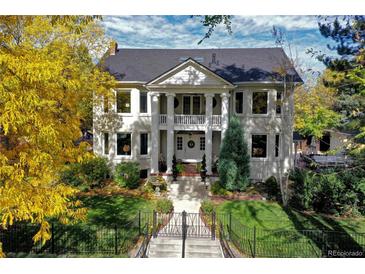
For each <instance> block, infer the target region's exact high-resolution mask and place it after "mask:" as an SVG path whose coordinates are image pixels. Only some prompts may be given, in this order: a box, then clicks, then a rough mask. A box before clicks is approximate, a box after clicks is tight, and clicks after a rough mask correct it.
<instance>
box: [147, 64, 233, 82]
mask: <svg viewBox="0 0 365 274" xmlns="http://www.w3.org/2000/svg"><path fill="white" fill-rule="evenodd" d="M147 85H161V86H169V85H172V86H176V85H183V86H226V87H227V86H233V85H232V84H231V83H230V82H228V81H226V80H225V79H223V78H222V77H220V76H219V75H217V74H215V73H214V72H213V71H211V70H209V69H208V68H206V67H204V66H202V65H201V64H199V63H197V62H196V61H194V60H192V59H188V60H187V61H185V62H183V63H182V64H180V65H178V66H176V67H174V68H172V69H171V70H169V71H167V72H165V73H164V74H162V75H161V76H159V77H157V78H155V79H154V80H152V81H150V82H149V83H148V84H147Z"/></svg>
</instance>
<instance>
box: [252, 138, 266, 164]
mask: <svg viewBox="0 0 365 274" xmlns="http://www.w3.org/2000/svg"><path fill="white" fill-rule="evenodd" d="M266 155H267V135H252V148H251V156H252V157H253V158H266Z"/></svg>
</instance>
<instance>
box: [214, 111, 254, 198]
mask: <svg viewBox="0 0 365 274" xmlns="http://www.w3.org/2000/svg"><path fill="white" fill-rule="evenodd" d="M218 170H219V177H220V182H221V184H222V186H223V187H224V188H226V189H227V190H230V191H237V190H238V191H244V190H245V189H246V188H247V186H248V184H249V177H250V156H249V155H248V148H247V143H246V141H245V139H244V132H243V129H242V126H241V124H240V121H239V120H238V118H237V117H235V116H232V117H231V119H230V122H229V125H228V129H227V131H226V134H225V137H224V139H223V142H222V146H221V150H220V154H219V166H218Z"/></svg>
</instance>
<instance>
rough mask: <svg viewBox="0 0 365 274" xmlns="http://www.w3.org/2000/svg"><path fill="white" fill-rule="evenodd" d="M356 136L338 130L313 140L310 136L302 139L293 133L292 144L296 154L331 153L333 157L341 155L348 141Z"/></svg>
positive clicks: (327, 131) (326, 132) (328, 131)
mask: <svg viewBox="0 0 365 274" xmlns="http://www.w3.org/2000/svg"><path fill="white" fill-rule="evenodd" d="M355 135H356V134H355V133H353V132H344V131H339V130H334V129H331V130H326V131H325V133H324V134H323V137H322V138H320V139H318V140H317V139H315V138H313V137H312V136H308V137H303V136H301V135H300V134H299V133H297V132H294V134H293V142H294V145H295V146H296V151H297V153H298V154H303V155H310V154H327V153H328V152H331V154H334V155H342V154H343V153H344V150H345V149H346V146H347V145H348V144H349V142H350V140H351V139H352V138H353V137H354V136H355Z"/></svg>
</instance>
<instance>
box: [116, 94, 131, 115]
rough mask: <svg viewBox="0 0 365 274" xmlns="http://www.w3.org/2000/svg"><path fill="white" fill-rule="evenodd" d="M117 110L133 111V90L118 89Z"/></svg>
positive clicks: (119, 111)
mask: <svg viewBox="0 0 365 274" xmlns="http://www.w3.org/2000/svg"><path fill="white" fill-rule="evenodd" d="M117 112H118V113H130V112H131V92H130V91H124V90H118V91H117Z"/></svg>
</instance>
